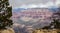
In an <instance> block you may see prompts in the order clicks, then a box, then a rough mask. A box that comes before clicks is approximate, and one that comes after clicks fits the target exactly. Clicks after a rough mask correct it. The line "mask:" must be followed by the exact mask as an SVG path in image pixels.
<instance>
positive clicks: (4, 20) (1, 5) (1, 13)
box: [0, 0, 13, 29]
mask: <svg viewBox="0 0 60 33" xmlns="http://www.w3.org/2000/svg"><path fill="white" fill-rule="evenodd" d="M11 16H12V7H11V6H9V2H8V0H0V29H4V28H6V27H10V26H11V25H12V24H13V23H12V20H11V19H10V17H11Z"/></svg>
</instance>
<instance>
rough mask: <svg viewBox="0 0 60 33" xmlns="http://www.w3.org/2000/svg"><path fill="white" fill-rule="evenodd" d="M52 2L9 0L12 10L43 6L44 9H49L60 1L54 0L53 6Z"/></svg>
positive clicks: (52, 0) (47, 0) (49, 0)
mask: <svg viewBox="0 0 60 33" xmlns="http://www.w3.org/2000/svg"><path fill="white" fill-rule="evenodd" d="M54 1H55V0H9V2H10V5H11V6H12V7H13V8H18V7H20V8H26V7H27V8H29V7H31V8H32V7H43V5H44V7H49V6H53V5H57V4H59V3H60V0H56V2H55V4H54V3H53V2H54Z"/></svg>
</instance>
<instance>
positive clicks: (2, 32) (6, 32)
mask: <svg viewBox="0 0 60 33" xmlns="http://www.w3.org/2000/svg"><path fill="white" fill-rule="evenodd" d="M0 33H15V32H14V30H13V29H12V28H9V29H3V30H0Z"/></svg>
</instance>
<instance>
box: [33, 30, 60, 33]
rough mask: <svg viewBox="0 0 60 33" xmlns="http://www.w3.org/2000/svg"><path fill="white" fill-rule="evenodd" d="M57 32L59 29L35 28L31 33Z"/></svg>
mask: <svg viewBox="0 0 60 33" xmlns="http://www.w3.org/2000/svg"><path fill="white" fill-rule="evenodd" d="M59 32H60V31H59V30H57V29H49V30H46V29H41V30H35V31H33V32H32V33H59Z"/></svg>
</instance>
